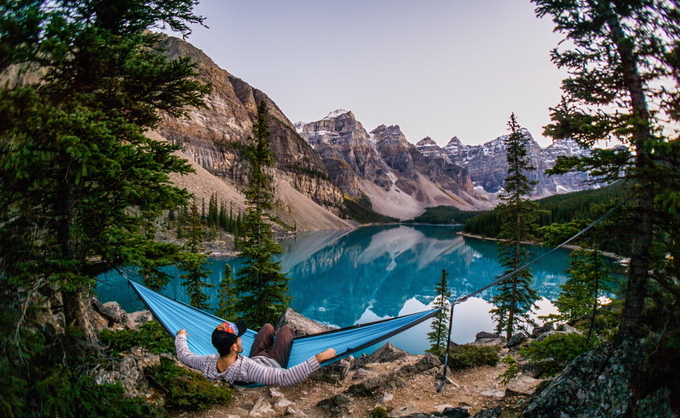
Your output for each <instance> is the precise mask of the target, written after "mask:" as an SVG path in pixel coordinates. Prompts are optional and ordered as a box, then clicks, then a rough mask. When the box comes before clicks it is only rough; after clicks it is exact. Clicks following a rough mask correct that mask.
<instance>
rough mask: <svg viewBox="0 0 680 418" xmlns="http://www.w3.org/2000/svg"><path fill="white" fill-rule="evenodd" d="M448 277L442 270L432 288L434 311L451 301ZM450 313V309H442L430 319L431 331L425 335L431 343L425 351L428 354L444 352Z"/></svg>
mask: <svg viewBox="0 0 680 418" xmlns="http://www.w3.org/2000/svg"><path fill="white" fill-rule="evenodd" d="M448 277H449V274H448V273H447V272H446V270H445V269H442V277H441V279H440V280H439V282H437V285H436V286H435V288H434V290H435V294H436V297H435V300H434V304H433V306H432V307H433V308H435V309H436V308H443V307H445V306H446V305H447V304H448V303H449V300H450V299H451V289H450V288H449V282H448ZM450 312H451V310H450V309H442V310H441V311H440V312H439V313H438V314H437V315H435V316H434V318H433V319H432V325H431V326H430V328H431V329H432V331H431V332H429V333H428V334H427V338H428V339H429V340H430V343H431V345H430V348H429V349H428V350H427V351H429V352H430V353H433V354H442V353H443V352H444V350H446V345H447V344H446V343H447V341H446V338H447V336H448V332H449V314H450Z"/></svg>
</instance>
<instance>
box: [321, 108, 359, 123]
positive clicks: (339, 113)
mask: <svg viewBox="0 0 680 418" xmlns="http://www.w3.org/2000/svg"><path fill="white" fill-rule="evenodd" d="M339 117H343V118H351V119H354V120H356V118H355V117H354V113H352V112H351V111H349V110H345V109H337V110H334V111H332V112H331V113H329V114H328V115H326V117H325V118H324V119H336V118H339Z"/></svg>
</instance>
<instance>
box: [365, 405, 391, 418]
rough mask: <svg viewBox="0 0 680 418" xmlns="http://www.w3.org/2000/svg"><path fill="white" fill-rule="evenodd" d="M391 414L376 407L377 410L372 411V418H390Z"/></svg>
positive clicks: (380, 407)
mask: <svg viewBox="0 0 680 418" xmlns="http://www.w3.org/2000/svg"><path fill="white" fill-rule="evenodd" d="M389 416H390V413H389V411H387V409H385V408H383V407H382V406H376V407H375V409H373V410H372V411H371V415H370V418H389Z"/></svg>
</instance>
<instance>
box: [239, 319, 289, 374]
mask: <svg viewBox="0 0 680 418" xmlns="http://www.w3.org/2000/svg"><path fill="white" fill-rule="evenodd" d="M294 336H295V333H294V332H293V328H291V327H290V326H288V325H284V326H283V327H282V328H281V329H280V330H279V333H278V335H277V336H276V339H275V338H274V327H273V326H272V325H271V324H264V326H263V327H262V329H261V330H260V332H258V333H257V336H256V337H255V342H253V347H252V348H251V349H250V356H249V357H254V356H264V357H269V358H270V359H273V360H276V362H277V363H279V364H280V365H281V367H283V368H286V367H288V358H289V357H290V349H291V347H292V346H293V337H294Z"/></svg>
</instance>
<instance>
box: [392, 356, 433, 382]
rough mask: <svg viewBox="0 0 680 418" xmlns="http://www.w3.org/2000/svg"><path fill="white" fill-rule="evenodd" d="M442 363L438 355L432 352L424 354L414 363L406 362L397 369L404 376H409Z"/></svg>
mask: <svg viewBox="0 0 680 418" xmlns="http://www.w3.org/2000/svg"><path fill="white" fill-rule="evenodd" d="M441 365H442V362H441V360H439V357H437V356H434V355H432V354H426V355H424V356H423V357H421V358H420V360H418V361H417V362H415V363H414V364H407V365H406V366H404V367H402V368H401V369H399V370H398V373H399V374H400V375H402V376H404V377H411V376H413V375H416V374H420V373H422V372H424V371H426V370H430V369H433V368H435V367H440V366H441Z"/></svg>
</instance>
